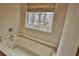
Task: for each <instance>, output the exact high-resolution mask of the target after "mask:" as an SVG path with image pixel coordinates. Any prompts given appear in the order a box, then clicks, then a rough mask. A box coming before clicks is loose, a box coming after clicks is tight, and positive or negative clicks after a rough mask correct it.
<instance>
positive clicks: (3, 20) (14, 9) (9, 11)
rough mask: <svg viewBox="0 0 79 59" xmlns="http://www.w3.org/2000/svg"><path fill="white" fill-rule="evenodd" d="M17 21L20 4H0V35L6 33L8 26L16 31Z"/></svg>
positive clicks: (18, 19)
mask: <svg viewBox="0 0 79 59" xmlns="http://www.w3.org/2000/svg"><path fill="white" fill-rule="evenodd" d="M19 21H20V4H0V35H3V34H6V33H8V28H9V27H12V28H13V30H14V32H18V31H19V25H20V24H19Z"/></svg>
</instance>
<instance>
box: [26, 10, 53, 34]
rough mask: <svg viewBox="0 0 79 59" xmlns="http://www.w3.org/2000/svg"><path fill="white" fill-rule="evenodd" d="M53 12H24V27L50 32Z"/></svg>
mask: <svg viewBox="0 0 79 59" xmlns="http://www.w3.org/2000/svg"><path fill="white" fill-rule="evenodd" d="M53 15H54V12H35V11H33V12H31V11H28V12H26V18H25V19H26V20H25V27H26V28H30V29H35V30H39V31H43V32H48V33H50V32H51V28H52V22H53Z"/></svg>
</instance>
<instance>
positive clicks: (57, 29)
mask: <svg viewBox="0 0 79 59" xmlns="http://www.w3.org/2000/svg"><path fill="white" fill-rule="evenodd" d="M66 10H67V4H57V5H56V10H55V16H54V21H53V24H52V33H45V32H41V31H36V30H31V29H25V27H24V16H23V15H24V11H25V10H22V11H23V12H22V19H21V32H22V33H25V34H27V35H31V36H33V37H36V38H40V39H42V40H45V41H48V42H50V43H53V44H58V43H59V40H60V36H61V32H62V28H63V24H64V20H65V14H66Z"/></svg>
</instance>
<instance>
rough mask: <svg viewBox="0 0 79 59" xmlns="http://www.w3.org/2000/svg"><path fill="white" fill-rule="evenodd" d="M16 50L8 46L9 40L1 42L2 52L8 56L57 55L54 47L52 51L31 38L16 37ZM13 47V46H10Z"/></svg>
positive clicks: (0, 48)
mask: <svg viewBox="0 0 79 59" xmlns="http://www.w3.org/2000/svg"><path fill="white" fill-rule="evenodd" d="M15 41H16V42H15V49H12V48H10V47H9V46H8V45H7V42H8V39H3V40H2V41H1V42H0V50H1V51H2V52H3V53H5V54H6V55H7V56H38V55H39V56H52V55H56V51H55V49H54V47H53V48H52V49H51V48H49V47H48V46H45V45H43V44H40V43H39V42H35V41H33V40H30V39H29V38H24V37H20V36H19V37H16V38H15ZM9 45H11V44H9Z"/></svg>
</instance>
